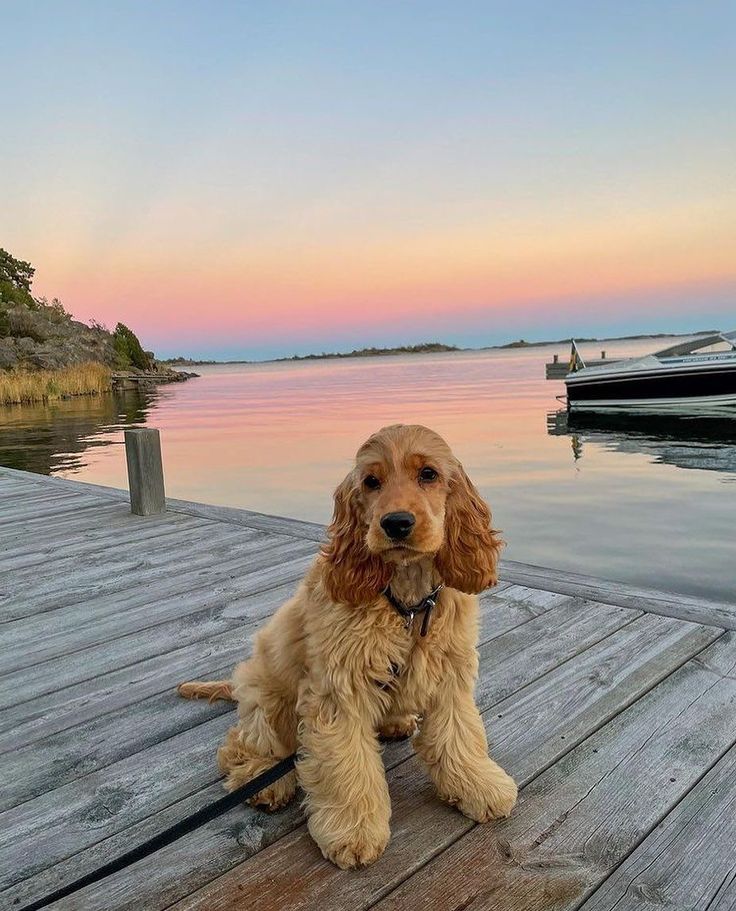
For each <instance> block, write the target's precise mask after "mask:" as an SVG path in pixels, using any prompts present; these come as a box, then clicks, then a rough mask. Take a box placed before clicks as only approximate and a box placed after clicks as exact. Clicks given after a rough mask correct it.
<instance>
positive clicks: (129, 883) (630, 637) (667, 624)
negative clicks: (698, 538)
mask: <svg viewBox="0 0 736 911" xmlns="http://www.w3.org/2000/svg"><path fill="white" fill-rule="evenodd" d="M637 624H640V625H641V629H640V630H639V633H638V638H640V639H643V640H644V641H645V642H646V647H645V648H644V651H643V652H642V656H641V661H640V662H639V665H638V666H639V667H640V671H639V672H638V673H634V672H633V671H632V670H631V663H630V661H629V657H630V655H631V650H632V649H631V646H632V642H633V641H635V636H634V627H635V626H636V625H637ZM713 635H714V631H713V630H711V629H707V630H704V629H703V628H701V627H694V626H692V625H690V624H680V623H678V622H677V621H672V620H666V619H664V618H659V617H643V618H641V619H640V620H637V621H635V623H632V624H628V625H626V626H624V627H623V628H621V629H620V630H618V631H617V632H615V633H613V634H612V636H611V637H610V639H606V640H604V642H602V643H599V644H598V645H596V646H594V647H593V648H592V649H591V650H590V651H591V653H592V652H594V651H596V650H600V649H601V648H602V647H603V646H604V645H607V644H608V643H609V642H610V641H612V640H614V639H615V638H619V640H620V641H619V643H618V650H617V651H616V652H615V654H617V656H618V668H619V670H618V673H615V674H614V673H613V672H612V673H611V679H612V685H611V689H610V691H609V689H608V687H607V679H606V678H605V677H603V678H602V679H601V678H600V677H599V678H596V676H595V674H591V668H595V667H598V666H599V665H600V663H601V662H602V663H603V665H604V666H608V667H609V668H610V667H611V666H612V658H611V656H610V654H609V653H608V652H606V653H604V654H603V655H601V654H599V655H598V656H597V657H596V656H595V655H593V656H592V657H591V659H590V660H588V661H583V660H582V659H583V656H584V655H587V654H588V653H587V652H585V653H582V655H578V656H576V657H573V658H572V659H570V660H567V658H568V655H567V654H566V653H565V651H564V650H561V653H560V656H559V660H560V666H559V667H558V668H557V670H556V671H554V672H553V673H554V674H557V673H559V672H560V671H561V669H562V668H564V669H565V673H566V674H569V668H570V667H573V666H575V665H576V664H577V663H580V666H581V671H580V675H579V677H578V678H577V679H575V678H574V677H573V678H570V677H569V676H566V677H565V682H566V683H571V684H572V685H575V684H579V685H580V686H581V688H583V689H584V690H590V693H591V695H590V696H589V698H588V699H584V700H583V703H582V707H581V709H580V712H579V713H577V714H576V713H575V711H571V710H570V707H569V706H568V705H567V704H565V705H564V706H559V707H558V709H557V711H556V716H555V717H556V719H557V726H558V729H561V730H562V731H563V732H564V730H565V725H566V724H576V725H577V727H580V726H581V725H582V727H583V728H584V729H585V730H586V731H587V732H589V731H590V730H593V729H595V727H596V726H597V725H598V723H599V722H600V718H601V716H602V715H603V716H604V717H607V716H608V714H609V713H610V712H611V711H615V708H613V709H612V707H611V700H612V699H617V700H619V702H623V703H624V704H625V703H626V702H627V701H631V700H632V699H633V698H635V695H636V693H639V692H641V691H642V690H645V689H646V688H647V687H648V686H650V685H651V684H652V683H653V682H655V681H656V680H659V679H661V677H662V676H663V675H664V674H665V673H667V670H668V669H669V668H671V667H672V666H673V662H681V661H684V660H685V659H686V658H687V657H688V656H689V655H691V654H693V652H695V651H697V650H698V649H700V648H702V645H703V642H704V641H709V640H710V639H711V638H712V636H713ZM518 661H519V658H518V656H517V655H513V656H512V657H511V658H510V659H509V662H508V667H509V671H510V672H511V670H512V668H513V667H514V666H515V665H516V664H518ZM527 664H528V665H529V667H530V668H533V663H532V662H527ZM627 669H628V670H627ZM482 671H485V672H489V671H491V668H490V666H489V665H488V664H486V665H484V666H482ZM627 673H628V675H629V676H628V683H629V686H628V688H627V685H626V682H625V680H624V678H626V677H627ZM551 676H552V675H551V674H550V675H546V676H542V677H541V678H540V681H542V680H547V679H548V678H549V677H551ZM614 677H615V680H614V679H613V678H614ZM534 686H536V684H535V683H531V684H530V685H529V686H528V687H527V688H526V689H525V690H522V693H524V692H527V691H532V690H533V689H534ZM596 699H597V701H596ZM508 703H509V704H510V705H511V706H513V704H514V698H511V699H509V700H508ZM511 710H512V709H510V711H511ZM495 716H496V712H495V710H494V709H491V710H490V711H488V712H487V713H486V715H485V716H484V717H485V718H486V721H487V725H490V726H491V731H493V730H494V728H495V726H496V725H497V724H498V721H497V720H496V717H495ZM581 717H583V718H584V719H587V727H586V721H584V720H583V721H581V720H580V719H581ZM526 727H528V729H529V731H530V732H531V733H532V734H533V731H534V726H532V725H527V726H526ZM539 730H540V731H541V732H542V735H543V736H545V737H546V736H547V734H548V731H547V729H542V727H541V726H540V727H539ZM562 736H563V739H562V740H560V739H559V737H558V738H557V743H558V744H560V745H561V747H562V749H563V750H564V749H570V748H571V747H572V746H574V740H572V739H570V740H568V741H567V744H568V745H567V746H566V745H565V744H566V741H565V740H564V733H563V735H562ZM396 750H398V751H399V752H398V755H397V753H396V751H393V752H392V754H391V755H390V761H391V763H394V761H399V760H401V759H402V758H405V757H406V756H407V755H408V754H409V751H410V748H409V747H408V745H406V744H402V745H397V747H396ZM529 752H530V755H531V757H535V756H536V755H537V752H536V750H535V749H534V747H533V745H532V747H531V748H530V750H529ZM545 755H546V754H545ZM387 758H389V757H387ZM508 760H509V757H505V758H504V761H508ZM540 761H544V756H541V757H540ZM411 763H412V766H411V767H410V766H407V765H406V764H403V765H402V766H401V768H400V769H399V770H397V773H396V774H397V776H399V775H400V776H401V784H400V786H397V787H398V788H399V790H400V789H403V788H406V787H407V784H406V782H407V780H408V781H409V784H410V786H411V787H412V788H416V787H421V786H422V784H421V783H422V782H423V781H424V775H423V773H422V772H421V771H420V770H418V768H417V767H416V763H415V761H414V760H411ZM511 767H512V768H513V766H511ZM402 770H403V771H402ZM402 794H403V795H404V796H406V799H407V801H408V803H409V804H412V802H413V801H414V790H411V792H404V791H401V793H400V794H399V796H401V795H402ZM407 794H408V796H407ZM424 802H425V804H426V807H427V809H428V811H429V812H430V815H429V818H426V817H425V818H423V819H422V820H420V823H421V826H420V828H421V832H422V833H423V836H422V840H426V834H427V832H428V831H431V832H432V833H433V834H432V838H434V835H435V832H436V825H437V824H438V823H437V819H435V813H438V814H439V816H440V822H441V818H442V814H449V817H450V819H451V820H452V824H453V826H455V825H457V824H458V823H459V824H460V825H461V826H467V825H469V823H468V821H467V820H465V818H464V817H462V816H460V815H459V814H457V813H455V812H452V811H449V810H446V809H444V808H442V807H441V805H439V804H438V803H437V802H436V801H435V800H434V798H433V797H431V795H427V796H425V798H424ZM243 812H244V814H245V819H246V823H245V827H244V828H243V826H242V823H240V824H237V823H233V821H232V819H231V818H224V819H222V820H218V821H216V822H215V823H212V824H210V826H208V827H206V828H205V829H201V830H199V831H198V832H197V833H195V835H194V836H191V837H190V838H188V839H183V840H182V841H180V842H178V843H177V845H176V846H172V847H171V848H169V849H167V850H166V853H165V854H164V855H162V856H161V857H159V858H157V859H154V858H151V860H150V862H149V861H146V862H142V863H143V867H142V868H139V870H138V871H134V870H130V871H128V872H127V873H126V874H125V876H121V877H120V878H119V880H118V878H116V880H117V881H118V886H119V889H120V894H121V896H122V897H121V902H120V904H119V905H118V904H117V903H113V902H112V900H111V895H112V894H114V893H117V890H118V886H116V885H115V884H111V883H110V882H109V881H106V882H105V884H104V889H103V887H102V885H101V886H100V887H98V891H97V892H95V893H94V895H95V896H96V898H95V899H94V900H93V899H92V897H91V895H90V893H89V891H88V890H85V893H84V898H83V904H79V905H78V907H79V908H82V907H83V908H85V911H87V909H90V911H91V909H92V908H98V907H99V908H100V909H102V908H105V909H110V911H112V909H113V908H118V907H130V908H143V907H145V908H146V909H149V908H150V909H152V908H156V909H158V908H163V907H167V905H168V903H169V902H170V901H171V900H173V899H175V898H177V897H179V896H181V895H182V894H186V891H187V890H191V889H192V888H194V887H196V885H198V884H200V883H202V882H205V881H206V880H207V879H209V878H211V877H212V876H214V875H217V873H218V872H221V871H223V870H224V869H227V868H229V867H231V866H233V865H234V864H236V863H237V862H238V860H239V859H241V858H242V857H243V856H246V855H248V854H252V853H254V852H255V851H257V850H258V849H259V848H260V847H261V846H263V845H267V844H269V843H270V842H272V841H274V840H276V839H277V838H278V837H279V836H280V835H283V834H284V833H285V832H288V831H290V830H291V829H292V828H293V826H294V825H295V824H296V823H298V822H299V817H298V815H297V816H295V815H294V810H293V809H290V810H288V811H287V812H286V813H285V814H276V815H274V816H266V815H264V814H254V811H251V810H244V811H243ZM400 812H401V808H400V805H399V806H397V805H396V804H395V823H394V833H395V834H394V838H395V840H401V839H403V837H404V836H403V834H402V833H403V832H404V829H403V828H402V827H403V825H404V823H403V822H402V820H401V815H400ZM167 819H168V820H169V821H171V820H170V817H167ZM161 825H163V822H162V823H161ZM146 831H147V832H148V833H149V834H150V833H151V831H152V830H151V829H150V828H149V829H147V830H146ZM153 831H155V830H153ZM410 831H413V830H411V829H410ZM453 831H454V829H453ZM463 831H464V829H463ZM139 837H141V836H139ZM416 837H419V836H416ZM306 842H307V844H309V840H308V839H306ZM433 843H434V842H433V841H432V840H430V844H433ZM113 844H114V845H115V849H116V850H124V847H123V845H124V844H125V842H122V841H121V840H120V839H119V838H116V839H115V840H114V841H111V840H109V839H108V851H109V850H111V847H110V846H111V845H113ZM416 847H417V846H416V843H414V845H413V849H414V850H416ZM428 849H429V845H426V844H425V850H428ZM310 850H311V845H310ZM408 851H409V853H411V851H412V847H409V848H408ZM86 853H89V857H88V858H87V859H86V860H84V861H83V860H82V858H83V856H84V855H82V854H80V855H77V856H76V857H74V858H70V859H69V860H68V861H65V862H63V863H62V864H61V865H59V866H58V867H57V869H55V870H49V871H45V872H44V873H42V874H39V876H38V877H36V879H35V881H34V882H33V883H26V884H23V885H21V886H19V890H20V891H18V895H19V896H22V897H23V899H24V900H27V899H28V897H29V896H31V895H37V894H40V893H41V892H43V890H44V889H48V887H49V884H50V883H52V882H53V883H54V884H56V885H58V884H59V882H63V881H68V878H73V877H75V876H78V875H79V874H80V873H81V872H83V871H84V870H86V869H89V864H92V865H94V863H95V861H97V862H99V858H100V857H101V856H104V855H101V854H100V853H99V849H97V850H96V851H90V852H85V854H86ZM404 860H406V858H404ZM154 861H155V862H154ZM136 866H139V865H136ZM325 867H326V868H328V869H329V870H330V871H333V870H334V868H332V867H330V865H325ZM141 869H142V870H143V871H144V873H143V875H141ZM319 875H320V876H321V875H322V868H321V867H320V872H319ZM67 877H68V878H67ZM13 894H16V892H15V890H14V892H13ZM80 901H81V899H80ZM105 902H109V904H105ZM136 902H138V904H136ZM309 906H310V907H311V905H309ZM60 907H65V908H71V907H77V906H76V905H74V904H64V905H60Z"/></svg>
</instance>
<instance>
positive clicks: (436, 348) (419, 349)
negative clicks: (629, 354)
mask: <svg viewBox="0 0 736 911" xmlns="http://www.w3.org/2000/svg"><path fill="white" fill-rule="evenodd" d="M717 331H718V330H717V329H702V330H701V331H699V332H685V333H682V332H654V333H649V334H644V335H615V336H610V337H608V338H595V337H590V338H587V337H584V336H575V341H576V342H578V343H579V344H592V343H593V342H630V341H631V342H633V341H641V340H642V339H647V338H651V339H658V338H692V337H693V336H695V335H712V334H713V333H714V332H717ZM571 342H572V339H571V338H558V339H548V340H546V341H542V342H527V341H525V340H524V339H523V338H520V339H517V340H516V341H514V342H506V344H504V345H486V346H485V347H482V348H460V347H459V346H457V345H445V344H444V343H443V342H421V343H420V344H418V345H398V346H396V347H392V348H355V349H353V350H352V351H334V352H326V351H323V352H322V353H321V354H293V355H292V356H291V357H276V358H270V359H268V360H263V361H249V360H234V361H216V360H210V361H205V360H196V359H195V358H189V357H172V358H168V359H167V360H161V361H159V363H161V364H166V365H167V366H169V367H200V366H206V365H207V364H278V363H282V362H284V361H321V360H327V359H330V358H348V357H384V356H391V355H398V354H444V353H447V352H453V351H503V350H508V349H512V348H542V347H544V346H545V345H569V344H570V343H571Z"/></svg>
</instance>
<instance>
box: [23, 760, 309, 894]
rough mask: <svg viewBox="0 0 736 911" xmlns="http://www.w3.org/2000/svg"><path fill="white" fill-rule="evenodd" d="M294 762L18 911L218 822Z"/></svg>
mask: <svg viewBox="0 0 736 911" xmlns="http://www.w3.org/2000/svg"><path fill="white" fill-rule="evenodd" d="M295 759H296V753H292V754H291V756H287V757H286V759H281V760H279V761H278V762H277V763H276V765H275V766H272V767H271V768H270V769H266V771H265V772H261V774H260V775H257V776H256V777H255V778H253V779H252V780H251V781H248V782H246V783H245V784H244V785H242V786H241V787H239V788H237V789H236V790H235V791H231V792H230V793H229V794H226V795H225V796H224V797H220V798H219V799H218V800H216V801H215V802H214V803H211V804H208V806H206V807H202V809H201V810H197V812H196V813H192V815H191V816H187V817H186V819H182V820H180V821H179V822H177V823H174V825H173V826H169V828H168V829H164V830H163V832H159V833H158V835H154V836H153V838H149V839H148V841H144V842H143V843H142V844H140V845H136V847H135V848H133V849H132V850H130V851H127V852H126V853H125V854H121V855H120V857H116V858H115V860H111V861H110V862H109V863H106V864H103V865H102V866H101V867H98V868H97V869H96V870H93V871H92V872H91V873H87V874H86V875H85V876H81V877H80V878H79V879H75V880H74V882H71V883H67V885H66V886H62V887H61V888H60V889H57V890H56V892H52V893H51V895H46V896H44V897H43V898H39V899H36V901H34V902H31V904H30V905H25V906H24V907H23V908H20V909H19V911H39V909H40V908H45V907H47V906H48V905H50V904H52V903H53V902H55V901H58V900H59V899H60V898H66V897H67V896H68V895H71V894H72V893H73V892H78V891H79V890H80V889H84V888H85V886H90V885H91V884H92V883H96V882H99V880H101V879H104V878H105V877H106V876H110V875H111V874H113V873H117V872H119V871H120V870H123V869H125V867H129V866H130V865H131V864H134V863H135V862H136V861H138V860H142V859H143V858H144V857H147V856H148V855H149V854H152V853H153V852H154V851H158V850H160V849H161V848H165V847H166V846H167V845H170V844H171V843H172V842H175V841H177V840H178V839H179V838H181V837H182V836H183V835H188V834H189V833H190V832H193V831H194V830H195V829H198V828H199V827H200V826H203V825H204V824H205V823H207V822H210V821H211V820H213V819H217V817H218V816H222V815H223V813H227V811H228V810H232V808H233V807H237V806H238V804H240V803H243V801H245V800H248V799H249V798H251V797H255V795H256V794H257V793H258V792H259V791H262V790H263V789H264V788H267V787H268V786H269V785H271V784H273V783H274V782H275V781H278V780H279V778H283V777H284V775H286V774H288V773H289V772H291V770H292V769H293V768H294V761H295Z"/></svg>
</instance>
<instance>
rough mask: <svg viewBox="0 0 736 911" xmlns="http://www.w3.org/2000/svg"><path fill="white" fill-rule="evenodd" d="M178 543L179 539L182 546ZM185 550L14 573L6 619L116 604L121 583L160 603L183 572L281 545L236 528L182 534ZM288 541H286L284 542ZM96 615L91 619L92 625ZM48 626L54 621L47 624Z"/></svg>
mask: <svg viewBox="0 0 736 911" xmlns="http://www.w3.org/2000/svg"><path fill="white" fill-rule="evenodd" d="M176 540H177V539H174V541H176ZM179 540H180V541H181V547H178V546H176V544H175V543H174V542H170V541H168V540H165V541H162V542H161V543H160V544H158V545H155V546H153V547H150V548H147V549H144V548H140V549H137V548H134V549H133V551H132V552H130V553H129V554H127V555H124V556H123V557H122V559H121V560H120V561H119V562H117V561H116V559H115V553H114V551H111V552H110V555H109V557H110V562H109V566H108V564H107V562H106V561H104V560H103V561H101V562H97V561H95V562H91V563H90V564H89V565H86V564H85V565H84V566H79V565H77V566H75V567H73V572H72V573H71V574H70V572H69V569H68V567H67V566H65V565H63V564H62V565H61V566H58V567H57V566H56V564H55V562H54V561H51V562H50V564H49V566H48V568H47V570H46V571H45V572H44V573H38V572H33V573H31V575H30V576H29V575H28V574H27V573H23V572H19V573H18V574H17V576H16V574H15V573H8V574H7V576H6V578H4V579H3V591H2V594H0V617H2V618H3V619H4V620H16V619H19V618H21V617H31V616H33V615H38V614H43V613H46V612H48V611H56V610H58V609H59V608H61V607H65V606H67V605H70V604H80V603H81V602H85V601H90V600H91V599H93V598H96V599H99V598H104V597H107V598H110V599H111V603H112V604H114V602H115V600H116V598H117V594H118V593H119V592H120V589H121V580H124V579H126V578H127V580H128V585H127V586H126V588H129V589H131V590H135V589H137V590H138V593H139V594H140V593H146V594H147V595H148V599H149V601H152V600H153V599H154V598H155V597H156V593H157V590H158V588H159V587H161V586H163V587H165V586H166V585H169V586H170V585H171V583H172V582H175V580H176V575H177V574H178V573H177V572H175V571H174V570H176V571H178V570H179V568H180V567H182V566H186V567H187V570H188V571H190V570H192V569H194V568H200V569H207V568H209V569H212V568H217V567H218V566H219V565H220V564H221V562H223V561H225V560H231V559H232V557H233V556H237V555H241V554H242V553H244V552H252V551H253V550H254V548H258V549H260V547H261V546H263V548H264V549H265V548H266V547H268V546H269V544H271V543H273V542H275V541H279V538H277V537H275V536H273V537H271V538H267V537H266V536H265V535H262V534H259V533H258V532H256V531H254V530H253V529H245V528H232V527H230V526H227V525H218V526H215V527H214V528H213V529H209V530H208V532H207V534H206V535H203V534H202V533H201V532H199V530H198V529H196V530H195V531H194V532H182V533H181V535H180V538H179ZM280 540H281V541H285V540H286V539H285V538H281V539H280ZM92 617H93V615H90V619H92ZM47 620H48V618H47Z"/></svg>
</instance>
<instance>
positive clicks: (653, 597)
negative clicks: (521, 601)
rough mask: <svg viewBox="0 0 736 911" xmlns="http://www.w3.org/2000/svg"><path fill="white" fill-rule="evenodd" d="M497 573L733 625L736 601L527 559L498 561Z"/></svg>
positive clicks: (595, 597) (581, 594)
mask: <svg viewBox="0 0 736 911" xmlns="http://www.w3.org/2000/svg"><path fill="white" fill-rule="evenodd" d="M500 575H501V578H502V579H505V580H506V581H508V582H519V583H521V584H522V585H528V586H530V587H532V588H535V587H536V588H542V589H544V590H545V591H556V592H561V593H563V594H566V595H570V596H572V597H577V598H589V599H591V600H594V601H602V602H604V603H606V604H618V605H620V606H621V607H631V608H633V609H635V610H646V611H650V612H651V613H655V614H662V615H663V616H666V617H677V618H678V619H680V620H690V621H692V622H693V623H706V624H710V625H711V626H719V627H721V628H723V629H736V603H728V602H724V601H710V600H708V599H706V598H693V597H691V596H689V595H678V594H674V593H671V592H661V591H655V590H654V589H646V588H640V587H638V586H635V585H628V584H626V583H624V582H609V581H607V580H605V579H597V578H593V577H592V576H584V575H580V574H578V573H571V572H567V571H563V570H558V569H548V568H545V567H542V566H532V565H531V564H528V563H515V562H510V561H502V563H501V570H500Z"/></svg>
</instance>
